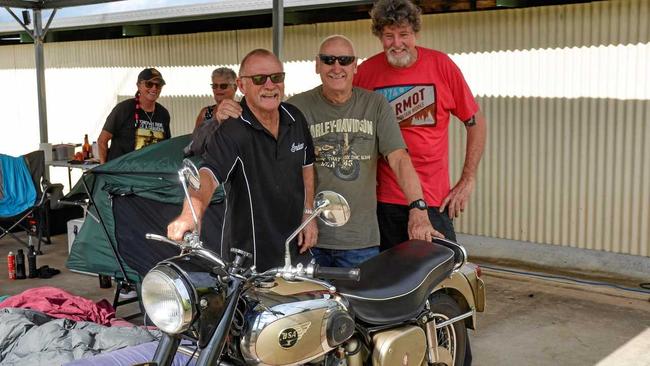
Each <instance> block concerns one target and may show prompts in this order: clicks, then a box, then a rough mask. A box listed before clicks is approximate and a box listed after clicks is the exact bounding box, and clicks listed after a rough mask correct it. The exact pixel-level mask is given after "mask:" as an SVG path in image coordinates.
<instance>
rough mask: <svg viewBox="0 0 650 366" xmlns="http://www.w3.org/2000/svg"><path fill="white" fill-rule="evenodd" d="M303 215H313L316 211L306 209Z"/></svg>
mask: <svg viewBox="0 0 650 366" xmlns="http://www.w3.org/2000/svg"><path fill="white" fill-rule="evenodd" d="M302 213H303V214H305V215H311V214H313V213H314V209H313V208H305V209H304V210H303V211H302Z"/></svg>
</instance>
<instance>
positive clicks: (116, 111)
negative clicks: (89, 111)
mask: <svg viewBox="0 0 650 366" xmlns="http://www.w3.org/2000/svg"><path fill="white" fill-rule="evenodd" d="M164 85H165V79H163V77H162V75H161V74H160V71H158V70H156V69H154V68H146V69H144V70H142V71H141V72H140V74H138V81H137V83H136V86H137V87H138V91H137V92H136V93H135V97H134V98H131V99H127V100H125V101H122V102H120V103H118V104H117V105H116V106H115V107H114V108H113V110H112V111H111V113H110V114H109V115H108V117H107V118H106V122H105V123H104V127H103V128H102V132H101V133H100V134H99V137H98V138H97V145H98V147H99V162H100V163H105V162H107V161H109V160H113V159H115V158H117V157H119V156H122V155H124V154H126V153H129V152H131V151H134V150H138V149H140V148H143V147H145V146H148V145H151V144H154V143H156V142H159V141H162V140H166V139H168V138H170V137H171V132H170V129H169V121H170V117H169V112H168V111H167V109H165V107H163V106H162V105H160V104H158V103H157V102H156V100H158V98H159V97H160V92H161V91H162V87H163V86H164ZM109 141H111V147H110V148H109V147H108V142H109Z"/></svg>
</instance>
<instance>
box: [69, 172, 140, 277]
mask: <svg viewBox="0 0 650 366" xmlns="http://www.w3.org/2000/svg"><path fill="white" fill-rule="evenodd" d="M86 174H87V172H84V173H83V176H82V177H81V182H82V183H83V185H84V189H85V190H86V193H87V194H88V200H89V202H90V204H92V205H93V206H95V211H97V218H99V223H100V224H101V225H102V229H103V231H104V235H105V236H106V239H108V242H109V243H110V244H111V250H112V251H113V256H114V257H115V260H116V261H117V265H118V266H120V272H122V276H124V281H126V282H127V283H129V284H131V281H129V278H128V277H127V276H126V270H125V269H124V265H122V261H121V260H120V256H119V254H118V252H117V248H116V247H115V244H114V243H113V241H112V240H111V236H110V235H108V229H106V225H105V224H104V219H102V215H101V214H100V213H99V210H98V209H97V205H95V200H93V195H92V194H91V193H90V189H88V185H87V184H86V180H85V179H84V178H85V177H86Z"/></svg>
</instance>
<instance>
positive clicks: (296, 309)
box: [142, 160, 485, 366]
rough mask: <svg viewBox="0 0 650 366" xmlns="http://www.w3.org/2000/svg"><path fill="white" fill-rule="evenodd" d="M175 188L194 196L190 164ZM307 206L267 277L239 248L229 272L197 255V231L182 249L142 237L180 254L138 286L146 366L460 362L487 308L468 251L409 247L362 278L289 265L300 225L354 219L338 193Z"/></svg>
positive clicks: (421, 244)
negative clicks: (151, 331) (188, 360)
mask: <svg viewBox="0 0 650 366" xmlns="http://www.w3.org/2000/svg"><path fill="white" fill-rule="evenodd" d="M179 178H180V180H181V184H182V185H183V189H184V191H185V195H186V196H189V189H198V187H199V178H198V171H197V169H196V167H195V166H194V165H193V164H192V163H191V162H190V161H189V160H187V161H186V162H184V164H183V168H182V169H181V170H180V171H179ZM314 207H315V209H314V213H313V214H312V215H311V217H309V220H306V221H305V223H303V225H301V226H300V227H298V228H297V229H296V230H295V231H294V232H293V233H292V235H291V236H290V237H289V238H287V240H286V242H285V260H284V262H285V263H284V266H282V267H277V268H273V269H270V270H268V271H265V272H263V273H258V272H256V270H255V268H254V267H251V266H250V264H249V263H248V262H249V261H250V257H251V255H250V254H249V253H246V252H244V251H242V250H239V249H236V248H233V249H232V250H231V251H232V253H233V255H234V260H233V261H232V262H227V261H224V259H223V258H221V257H219V256H218V255H216V254H215V253H214V252H212V251H210V250H208V249H206V248H204V247H203V245H202V243H201V241H200V239H199V233H198V231H197V230H195V231H194V232H192V233H187V234H186V235H185V237H184V240H183V242H181V243H177V242H173V241H171V240H169V239H167V238H165V237H163V236H160V235H153V234H147V238H149V239H155V240H159V241H163V242H167V243H170V244H173V245H178V246H180V249H181V254H180V255H178V256H176V257H172V258H169V259H167V260H164V261H162V262H160V263H159V264H157V265H156V266H155V267H154V268H153V269H152V270H151V271H149V273H148V274H147V275H146V276H145V278H144V280H143V282H142V302H143V305H144V308H145V309H146V312H147V316H148V317H149V318H150V319H151V320H152V321H153V323H154V324H155V325H156V326H157V327H158V328H159V329H160V330H162V331H163V332H164V333H163V337H162V339H161V341H160V343H159V345H158V348H157V350H156V353H155V355H154V360H153V361H152V362H151V363H149V365H170V364H171V362H172V360H173V357H174V356H175V354H176V352H182V353H184V354H187V355H190V356H192V357H195V358H197V360H196V364H197V365H224V366H226V365H227V366H234V365H303V364H304V365H322V366H335V365H336V366H343V365H349V366H362V365H374V366H380V365H382V366H395V365H418V366H420V365H448V366H451V365H459V364H462V362H463V359H464V355H465V347H466V344H467V328H471V329H475V326H476V312H481V311H483V309H484V306H485V287H484V283H483V281H482V280H481V278H480V269H479V267H478V266H476V265H474V264H471V263H469V262H467V253H466V251H465V249H464V248H463V247H462V246H460V245H458V244H456V243H454V242H451V241H448V240H441V239H435V241H434V243H433V244H432V243H431V242H425V241H416V240H412V241H408V242H405V243H402V244H400V245H398V246H397V247H395V248H393V249H391V250H388V251H385V252H383V253H381V254H380V255H378V256H376V257H374V258H371V259H369V260H368V261H366V262H364V263H362V264H361V266H360V268H352V269H350V268H326V267H320V266H318V265H316V264H314V263H313V262H312V263H309V264H307V265H303V264H301V263H298V264H296V265H293V264H292V263H291V256H290V251H289V243H290V242H291V241H292V240H293V239H294V238H295V236H296V235H297V234H298V233H299V232H300V231H301V230H302V228H303V227H304V226H305V225H306V223H307V222H309V221H310V220H312V219H314V218H315V217H316V216H318V217H319V218H320V219H321V220H322V221H323V222H324V223H325V224H327V225H330V226H340V225H343V224H345V222H346V221H347V219H348V218H349V215H350V207H349V205H348V203H347V202H346V200H345V199H344V198H343V197H342V196H340V195H339V194H337V193H335V192H330V191H324V192H320V193H319V194H318V195H317V196H316V199H315V205H314ZM190 208H191V210H192V215H193V217H194V219H195V224H197V223H198V222H196V215H195V212H194V208H193V207H190ZM196 227H198V225H196ZM183 339H184V340H190V341H191V342H192V344H193V345H194V347H190V346H185V345H181V340H183Z"/></svg>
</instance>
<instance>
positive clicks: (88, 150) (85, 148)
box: [81, 134, 93, 160]
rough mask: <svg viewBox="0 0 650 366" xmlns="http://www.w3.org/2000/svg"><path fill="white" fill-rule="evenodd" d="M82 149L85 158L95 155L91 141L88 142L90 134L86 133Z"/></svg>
mask: <svg viewBox="0 0 650 366" xmlns="http://www.w3.org/2000/svg"><path fill="white" fill-rule="evenodd" d="M81 151H82V152H83V155H84V160H85V159H90V158H92V157H93V149H92V147H91V146H90V143H89V142H88V134H85V135H84V144H83V146H82V147H81Z"/></svg>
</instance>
